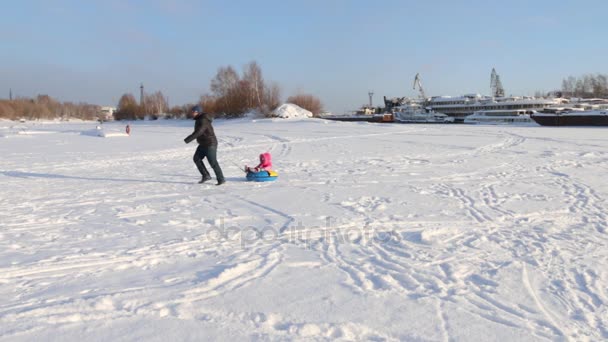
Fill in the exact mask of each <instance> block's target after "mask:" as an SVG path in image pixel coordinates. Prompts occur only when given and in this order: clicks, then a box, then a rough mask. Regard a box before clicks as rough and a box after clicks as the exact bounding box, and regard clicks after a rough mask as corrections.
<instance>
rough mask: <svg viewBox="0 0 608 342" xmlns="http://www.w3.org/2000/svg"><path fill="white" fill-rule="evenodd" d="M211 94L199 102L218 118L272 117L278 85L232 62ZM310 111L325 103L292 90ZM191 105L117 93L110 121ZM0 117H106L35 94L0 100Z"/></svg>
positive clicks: (182, 112) (95, 109)
mask: <svg viewBox="0 0 608 342" xmlns="http://www.w3.org/2000/svg"><path fill="white" fill-rule="evenodd" d="M209 89H210V93H207V94H203V95H202V96H201V97H200V98H199V99H198V104H199V105H201V106H202V107H203V110H204V111H205V112H207V113H211V114H214V115H215V116H216V117H226V118H234V117H241V116H243V115H244V114H246V113H249V112H256V113H259V114H261V115H265V116H270V115H271V114H272V111H273V110H275V109H276V108H277V107H278V106H279V105H281V103H282V102H281V101H282V100H281V88H280V87H279V85H278V84H277V83H276V82H268V81H266V80H265V79H264V76H263V73H262V68H261V67H260V65H259V64H258V63H257V62H255V61H252V62H250V63H248V64H246V65H245V66H244V67H243V71H242V73H240V74H239V73H238V72H237V71H236V70H235V69H234V68H233V67H232V66H224V67H220V68H219V69H218V71H217V73H216V75H215V77H214V78H213V79H211V81H210V84H209ZM288 102H290V103H293V104H296V105H298V106H300V107H302V108H304V109H307V110H309V111H311V112H312V113H313V114H315V115H317V114H319V113H320V112H321V111H322V109H323V105H322V103H321V101H320V100H319V99H318V98H317V97H315V96H313V95H309V94H296V95H294V96H291V97H289V98H288ZM193 105H194V103H191V104H184V105H178V106H173V107H171V106H169V100H168V99H167V97H166V96H165V95H163V93H162V92H161V91H157V92H154V93H150V94H144V98H143V103H140V102H139V101H138V100H137V99H136V98H135V96H134V95H133V94H131V93H126V94H123V95H122V96H121V97H120V100H119V101H118V104H117V108H116V111H115V112H114V119H116V120H138V119H145V118H149V119H158V118H185V117H187V115H188V114H189V111H190V108H192V106H193ZM0 118H8V119H12V120H18V119H27V120H36V119H55V118H64V119H68V118H78V119H83V120H98V119H105V115H104V114H103V113H102V112H101V107H100V106H97V105H91V104H87V103H78V104H74V103H71V102H59V101H56V100H54V99H52V98H51V97H49V96H48V95H39V96H37V97H36V98H35V99H29V98H18V99H15V100H0Z"/></svg>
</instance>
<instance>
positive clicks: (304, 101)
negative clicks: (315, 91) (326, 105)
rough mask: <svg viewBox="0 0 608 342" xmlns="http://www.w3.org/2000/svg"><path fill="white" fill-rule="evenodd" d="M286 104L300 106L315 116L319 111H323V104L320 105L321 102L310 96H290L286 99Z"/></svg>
mask: <svg viewBox="0 0 608 342" xmlns="http://www.w3.org/2000/svg"><path fill="white" fill-rule="evenodd" d="M287 102H288V103H293V104H295V105H297V106H300V107H302V108H304V109H306V110H308V111H310V112H312V114H313V115H315V116H317V115H319V113H321V111H322V110H323V104H322V103H321V100H319V99H318V98H317V97H315V96H313V95H310V94H298V95H294V96H290V97H289V98H288V99H287Z"/></svg>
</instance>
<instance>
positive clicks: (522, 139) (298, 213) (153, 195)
mask: <svg viewBox="0 0 608 342" xmlns="http://www.w3.org/2000/svg"><path fill="white" fill-rule="evenodd" d="M192 124H193V123H192V122H191V121H182V122H179V121H168V122H138V123H133V124H132V125H131V127H132V135H131V136H130V137H116V138H100V137H95V136H90V135H82V134H81V132H83V131H90V130H91V129H94V128H95V124H93V123H76V124H48V125H31V124H25V126H27V127H26V128H24V130H25V129H27V131H28V132H35V131H38V132H48V134H10V132H11V129H10V128H9V126H10V125H12V123H9V122H0V126H2V127H0V135H2V136H4V137H1V138H0V156H1V157H0V182H1V185H0V186H1V189H2V190H1V192H0V340H11V341H13V340H35V341H40V340H47V339H50V340H72V341H75V340H79V341H120V340H146V341H167V340H191V341H201V340H210V339H222V340H243V339H251V338H254V339H263V340H276V339H289V338H305V339H306V338H312V339H321V340H322V339H343V340H361V339H372V340H412V341H471V340H475V341H492V340H497V341H505V340H513V341H548V340H573V341H574V340H576V341H585V340H594V341H598V340H605V339H608V267H607V266H606V265H608V223H607V209H606V208H607V207H608V203H607V202H606V199H607V198H608V182H607V175H608V130H606V129H601V128H600V129H597V128H548V127H493V126H466V125H445V126H442V125H434V126H429V125H397V124H395V125H389V124H367V123H344V122H330V121H321V120H313V119H309V120H279V119H277V120H258V121H251V120H249V121H248V120H237V121H224V122H222V121H218V122H216V123H215V128H216V133H217V135H218V137H219V139H220V146H219V149H218V156H219V161H220V164H221V165H222V167H223V169H224V174H225V175H226V176H227V180H228V183H227V184H226V185H224V186H222V187H216V186H215V185H214V182H213V183H212V184H208V185H207V184H205V185H199V184H196V182H197V181H198V180H199V178H200V176H199V175H198V174H197V171H196V168H195V166H194V164H193V163H192V159H191V158H192V154H193V153H194V150H195V145H194V144H190V145H184V143H183V141H182V139H183V138H184V137H185V136H186V135H188V134H189V133H190V132H191V131H192ZM21 125H23V124H21ZM104 125H105V126H107V127H109V128H111V129H113V130H114V131H117V132H118V131H122V129H123V128H124V124H121V123H111V124H104ZM265 151H270V152H271V153H272V154H273V158H274V164H275V168H276V170H277V171H278V172H279V180H278V181H277V182H274V183H247V182H244V175H243V174H242V172H241V171H240V170H239V169H238V166H242V165H244V164H246V163H248V164H249V165H254V164H256V159H257V155H258V154H259V153H262V152H265Z"/></svg>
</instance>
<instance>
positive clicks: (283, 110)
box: [273, 103, 312, 119]
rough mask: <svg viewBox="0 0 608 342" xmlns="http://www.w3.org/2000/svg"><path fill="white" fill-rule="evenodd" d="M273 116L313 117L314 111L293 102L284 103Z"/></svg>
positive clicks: (284, 117)
mask: <svg viewBox="0 0 608 342" xmlns="http://www.w3.org/2000/svg"><path fill="white" fill-rule="evenodd" d="M273 116H274V117H277V118H282V119H295V118H312V112H309V111H307V110H306V109H304V108H302V107H300V106H297V105H295V104H293V103H284V104H282V105H281V106H279V108H277V109H276V110H275V111H274V113H273Z"/></svg>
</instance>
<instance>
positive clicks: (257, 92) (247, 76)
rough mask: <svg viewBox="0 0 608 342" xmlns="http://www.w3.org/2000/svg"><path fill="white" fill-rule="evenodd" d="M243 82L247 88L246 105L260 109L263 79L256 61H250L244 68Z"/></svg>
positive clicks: (261, 105)
mask: <svg viewBox="0 0 608 342" xmlns="http://www.w3.org/2000/svg"><path fill="white" fill-rule="evenodd" d="M243 80H244V81H245V82H247V84H246V85H247V86H248V88H249V89H248V90H249V91H248V94H247V95H248V96H247V97H248V104H249V106H250V108H262V107H263V99H264V90H265V89H264V77H263V76H262V68H260V66H259V65H258V63H257V62H256V61H252V62H250V63H249V64H247V65H246V66H245V71H244V72H243Z"/></svg>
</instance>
